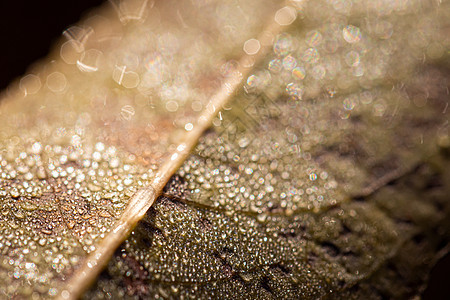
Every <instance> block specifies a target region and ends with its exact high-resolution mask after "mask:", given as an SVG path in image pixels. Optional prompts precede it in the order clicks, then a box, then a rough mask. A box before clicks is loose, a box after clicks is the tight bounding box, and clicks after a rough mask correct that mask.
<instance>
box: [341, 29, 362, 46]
mask: <svg viewBox="0 0 450 300" xmlns="http://www.w3.org/2000/svg"><path fill="white" fill-rule="evenodd" d="M342 34H343V36H344V40H345V41H346V42H347V43H350V44H354V43H357V42H359V41H360V40H361V30H360V29H359V28H358V27H356V26H353V25H347V26H345V28H344V29H343V30H342Z"/></svg>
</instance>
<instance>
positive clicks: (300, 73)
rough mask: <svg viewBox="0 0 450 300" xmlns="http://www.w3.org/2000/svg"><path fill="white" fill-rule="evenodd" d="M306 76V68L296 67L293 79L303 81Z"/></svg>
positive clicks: (293, 71)
mask: <svg viewBox="0 0 450 300" xmlns="http://www.w3.org/2000/svg"><path fill="white" fill-rule="evenodd" d="M305 76H306V71H305V68H303V67H295V68H294V69H293V70H292V77H294V78H295V79H300V80H303V79H304V78H305Z"/></svg>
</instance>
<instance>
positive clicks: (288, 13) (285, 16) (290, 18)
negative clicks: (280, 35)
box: [275, 6, 297, 26]
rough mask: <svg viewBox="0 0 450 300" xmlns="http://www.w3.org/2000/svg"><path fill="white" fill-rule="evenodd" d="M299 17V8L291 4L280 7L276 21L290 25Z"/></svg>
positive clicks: (276, 14)
mask: <svg viewBox="0 0 450 300" xmlns="http://www.w3.org/2000/svg"><path fill="white" fill-rule="evenodd" d="M296 18H297V10H296V9H295V8H293V7H291V6H285V7H283V8H280V9H279V10H278V11H277V12H276V13H275V22H277V23H278V24H280V25H285V26H286V25H290V24H292V23H293V22H294V21H295V19H296Z"/></svg>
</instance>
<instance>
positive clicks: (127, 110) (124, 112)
mask: <svg viewBox="0 0 450 300" xmlns="http://www.w3.org/2000/svg"><path fill="white" fill-rule="evenodd" d="M135 113H136V112H135V110H134V107H133V106H131V105H124V106H123V107H122V109H121V110H120V116H121V117H122V118H123V119H124V120H127V121H129V120H131V118H132V117H133V116H134V114H135Z"/></svg>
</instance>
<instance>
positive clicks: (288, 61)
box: [283, 55, 297, 71]
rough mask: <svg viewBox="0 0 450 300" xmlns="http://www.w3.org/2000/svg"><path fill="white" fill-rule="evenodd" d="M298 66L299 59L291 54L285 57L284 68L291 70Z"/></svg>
mask: <svg viewBox="0 0 450 300" xmlns="http://www.w3.org/2000/svg"><path fill="white" fill-rule="evenodd" d="M295 66H297V60H296V59H295V58H294V57H292V56H291V55H287V56H286V57H285V58H283V68H284V69H285V70H287V71H291V70H292V69H294V68H295Z"/></svg>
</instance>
